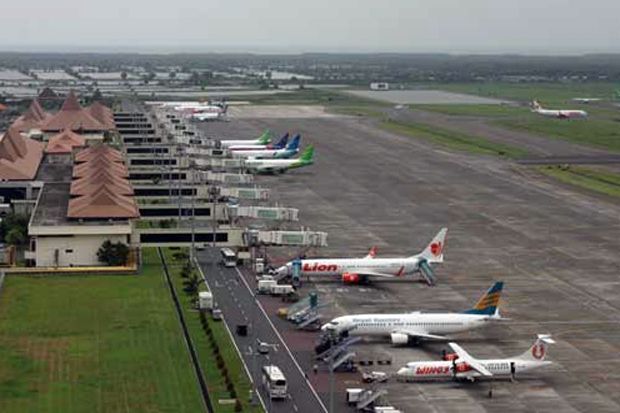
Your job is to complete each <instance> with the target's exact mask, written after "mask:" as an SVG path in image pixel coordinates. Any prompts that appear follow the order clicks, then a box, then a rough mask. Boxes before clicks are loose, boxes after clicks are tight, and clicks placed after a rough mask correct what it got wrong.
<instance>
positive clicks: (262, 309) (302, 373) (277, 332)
mask: <svg viewBox="0 0 620 413" xmlns="http://www.w3.org/2000/svg"><path fill="white" fill-rule="evenodd" d="M235 270H236V271H237V274H238V275H239V277H241V281H243V284H244V285H245V288H247V289H248V291H249V293H250V295H251V296H252V298H254V301H256V305H257V306H258V308H259V309H260V311H261V312H262V313H263V315H264V316H265V317H266V318H267V322H268V323H269V325H270V326H271V329H272V330H273V332H274V333H275V334H276V336H277V337H278V339H279V340H280V341H281V342H282V345H283V346H284V348H285V349H286V352H287V353H288V355H289V357H290V358H291V360H293V364H294V365H295V367H297V370H299V373H300V374H301V377H302V378H303V379H304V380H306V383H307V384H308V387H310V391H311V392H312V394H313V395H314V397H315V398H316V400H317V401H318V402H319V405H321V407H322V408H323V411H324V412H325V413H329V412H328V411H327V407H326V406H325V404H323V400H321V398H320V397H319V395H318V393H317V392H316V390H314V387H313V386H312V383H310V380H308V378H307V376H306V374H305V373H304V371H303V369H302V368H301V366H300V365H299V363H297V359H295V357H294V356H293V353H292V352H291V349H289V348H288V346H287V345H286V341H284V339H283V338H282V336H281V335H280V332H279V331H278V329H277V328H276V326H275V325H273V322H272V321H271V318H269V315H267V312H265V309H264V308H263V306H262V305H261V303H260V301H259V300H258V299H257V298H256V296H255V295H254V292H253V291H252V289H251V288H250V285H249V284H248V282H247V281H246V279H245V277H244V276H243V274H242V273H241V271H240V270H239V268H237V267H235Z"/></svg>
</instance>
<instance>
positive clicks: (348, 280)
mask: <svg viewBox="0 0 620 413" xmlns="http://www.w3.org/2000/svg"><path fill="white" fill-rule="evenodd" d="M342 282H343V283H345V284H359V282H360V276H359V275H358V274H353V273H349V272H345V273H344V274H342Z"/></svg>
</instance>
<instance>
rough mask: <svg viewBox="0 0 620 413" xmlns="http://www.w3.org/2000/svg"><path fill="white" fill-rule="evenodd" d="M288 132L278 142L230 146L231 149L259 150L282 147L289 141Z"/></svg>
mask: <svg viewBox="0 0 620 413" xmlns="http://www.w3.org/2000/svg"><path fill="white" fill-rule="evenodd" d="M288 138H289V135H288V132H287V133H285V134H284V135H283V136H282V137H281V138H280V140H279V141H278V142H276V143H270V144H267V145H231V146H229V147H228V149H229V150H231V151H233V152H234V151H257V150H265V149H282V148H284V147H285V146H286V144H287V143H288Z"/></svg>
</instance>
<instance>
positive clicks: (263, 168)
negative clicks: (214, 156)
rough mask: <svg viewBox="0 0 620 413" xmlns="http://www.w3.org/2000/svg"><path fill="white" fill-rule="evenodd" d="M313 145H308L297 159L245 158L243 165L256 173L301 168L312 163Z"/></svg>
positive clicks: (273, 172)
mask: <svg viewBox="0 0 620 413" xmlns="http://www.w3.org/2000/svg"><path fill="white" fill-rule="evenodd" d="M313 157H314V147H313V146H312V145H309V146H308V147H307V148H306V149H305V150H304V151H303V153H302V154H301V156H300V157H299V158H297V159H254V158H251V159H246V160H245V161H244V162H243V165H244V166H245V168H246V169H247V170H248V171H249V172H253V173H257V174H269V173H271V174H276V173H283V172H285V171H288V170H289V169H295V168H302V167H304V166H308V165H312V164H313V163H314V159H313Z"/></svg>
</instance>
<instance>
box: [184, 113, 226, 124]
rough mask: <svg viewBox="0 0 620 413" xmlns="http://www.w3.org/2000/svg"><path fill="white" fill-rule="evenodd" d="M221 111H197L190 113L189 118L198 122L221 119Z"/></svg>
mask: <svg viewBox="0 0 620 413" xmlns="http://www.w3.org/2000/svg"><path fill="white" fill-rule="evenodd" d="M223 117H224V114H223V112H197V113H192V114H191V115H190V119H192V120H196V121H198V122H207V121H210V120H221V119H223Z"/></svg>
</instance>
